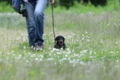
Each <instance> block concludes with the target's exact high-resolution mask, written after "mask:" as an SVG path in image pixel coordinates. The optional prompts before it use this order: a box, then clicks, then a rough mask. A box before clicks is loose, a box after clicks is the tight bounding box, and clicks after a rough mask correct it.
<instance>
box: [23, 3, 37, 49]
mask: <svg viewBox="0 0 120 80" xmlns="http://www.w3.org/2000/svg"><path fill="white" fill-rule="evenodd" d="M35 5H36V2H32V3H25V8H26V11H27V17H26V23H27V31H28V40H29V44H30V47H32V46H33V47H34V39H35V18H34V10H35Z"/></svg>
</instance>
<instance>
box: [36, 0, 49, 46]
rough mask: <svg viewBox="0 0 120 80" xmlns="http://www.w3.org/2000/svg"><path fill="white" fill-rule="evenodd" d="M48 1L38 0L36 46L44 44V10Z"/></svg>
mask: <svg viewBox="0 0 120 80" xmlns="http://www.w3.org/2000/svg"><path fill="white" fill-rule="evenodd" d="M46 3H47V0H37V2H36V6H35V11H34V16H35V40H34V42H35V43H36V44H38V43H41V44H43V42H44V39H43V33H44V13H43V12H44V8H45V6H46Z"/></svg>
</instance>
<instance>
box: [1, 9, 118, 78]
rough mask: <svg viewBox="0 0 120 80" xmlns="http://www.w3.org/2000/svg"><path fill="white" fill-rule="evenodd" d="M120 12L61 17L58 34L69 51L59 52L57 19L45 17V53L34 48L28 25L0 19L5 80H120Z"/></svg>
mask: <svg viewBox="0 0 120 80" xmlns="http://www.w3.org/2000/svg"><path fill="white" fill-rule="evenodd" d="M119 13H120V12H119V11H113V12H105V11H104V12H101V13H99V14H97V13H94V12H92V13H91V12H90V13H85V14H76V13H73V12H72V13H69V12H63V13H59V14H58V13H56V12H55V15H54V16H55V32H56V36H57V35H63V36H64V37H65V39H66V41H65V42H66V45H67V49H66V50H57V49H54V48H53V45H54V38H53V31H52V20H51V14H46V16H45V34H44V39H45V49H44V50H42V51H33V50H31V49H30V48H29V46H28V41H27V30H26V27H25V19H24V18H23V17H21V15H18V14H16V13H0V37H1V39H0V80H119V78H120V77H119V74H120V69H119V68H120V60H119V59H120V55H119V53H120V38H119V35H120V28H119V25H120V24H119V23H120V19H119V17H120V15H119Z"/></svg>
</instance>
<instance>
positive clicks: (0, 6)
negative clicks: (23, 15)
mask: <svg viewBox="0 0 120 80" xmlns="http://www.w3.org/2000/svg"><path fill="white" fill-rule="evenodd" d="M13 11H14V10H13V9H12V6H11V5H9V4H7V2H0V12H13Z"/></svg>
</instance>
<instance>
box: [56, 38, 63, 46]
mask: <svg viewBox="0 0 120 80" xmlns="http://www.w3.org/2000/svg"><path fill="white" fill-rule="evenodd" d="M64 41H65V38H64V37H63V36H57V37H56V38H55V43H56V44H57V45H60V46H62V45H63V44H64Z"/></svg>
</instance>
